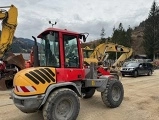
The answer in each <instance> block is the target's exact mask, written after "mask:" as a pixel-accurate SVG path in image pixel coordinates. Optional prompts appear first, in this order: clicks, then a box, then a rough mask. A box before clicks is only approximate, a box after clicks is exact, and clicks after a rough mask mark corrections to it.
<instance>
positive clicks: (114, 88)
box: [101, 80, 124, 108]
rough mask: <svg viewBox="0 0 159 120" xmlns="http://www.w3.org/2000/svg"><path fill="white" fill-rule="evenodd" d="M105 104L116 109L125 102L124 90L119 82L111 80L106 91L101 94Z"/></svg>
mask: <svg viewBox="0 0 159 120" xmlns="http://www.w3.org/2000/svg"><path fill="white" fill-rule="evenodd" d="M101 97H102V100H103V103H104V104H105V105H106V106H108V107H110V108H116V107H118V106H119V105H120V104H121V102H122V101H123V97H124V89H123V85H122V83H121V82H120V81H119V80H109V81H108V83H107V86H106V90H105V91H104V92H101Z"/></svg>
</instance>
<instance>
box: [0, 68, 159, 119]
mask: <svg viewBox="0 0 159 120" xmlns="http://www.w3.org/2000/svg"><path fill="white" fill-rule="evenodd" d="M121 81H122V83H123V85H124V91H125V95H124V100H123V102H122V104H121V105H120V106H119V107H118V108H114V109H111V108H107V107H105V105H104V104H103V102H102V100H101V96H100V93H99V92H96V93H95V95H94V96H93V97H92V98H91V99H87V100H84V99H80V101H81V109H80V113H79V116H78V118H77V120H159V114H158V113H159V70H155V72H154V74H153V75H152V76H140V77H137V78H133V77H130V76H127V77H124V78H122V79H121ZM9 93H10V91H0V120H43V118H42V114H41V112H37V113H33V114H25V113H22V112H21V111H20V110H18V109H17V108H16V107H15V106H14V104H13V102H12V100H11V99H9Z"/></svg>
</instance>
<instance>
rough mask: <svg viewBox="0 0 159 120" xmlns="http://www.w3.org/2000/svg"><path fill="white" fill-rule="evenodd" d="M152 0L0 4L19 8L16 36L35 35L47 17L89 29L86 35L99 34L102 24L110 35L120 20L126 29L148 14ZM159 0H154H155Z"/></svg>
mask: <svg viewBox="0 0 159 120" xmlns="http://www.w3.org/2000/svg"><path fill="white" fill-rule="evenodd" d="M153 1H154V0H140V1H139V0H133V1H130V0H129V1H128V0H118V1H117V0H111V1H106V0H100V1H99V0H80V1H78V0H65V1H60V0H41V1H40V0H26V1H24V0H23V1H22V0H14V1H13V0H3V1H1V6H6V5H10V4H14V5H15V6H16V7H17V8H18V11H19V15H18V27H17V29H16V32H15V36H17V37H25V38H31V36H32V35H35V36H37V35H38V34H39V33H40V32H42V31H43V30H44V29H46V28H47V27H51V25H49V24H48V21H49V20H51V21H52V22H55V21H57V25H56V27H60V28H62V29H64V28H67V29H69V30H73V31H77V32H88V33H90V35H89V37H88V39H89V40H94V39H98V38H100V33H101V29H102V27H104V29H105V33H106V36H107V37H108V36H111V35H112V29H113V27H114V26H115V27H118V25H119V23H120V22H121V23H122V24H123V27H124V28H125V29H127V27H128V26H129V25H130V26H131V27H134V26H137V25H139V23H140V22H142V21H143V20H145V19H146V18H147V16H148V13H149V10H150V8H151V5H152V2H153ZM158 1H159V0H156V2H158Z"/></svg>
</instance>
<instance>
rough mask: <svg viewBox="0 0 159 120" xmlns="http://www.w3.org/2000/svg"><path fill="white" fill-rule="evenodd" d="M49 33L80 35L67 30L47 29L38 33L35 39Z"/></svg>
mask: <svg viewBox="0 0 159 120" xmlns="http://www.w3.org/2000/svg"><path fill="white" fill-rule="evenodd" d="M50 31H56V32H62V33H69V34H74V35H79V34H80V33H78V32H73V31H69V30H67V29H59V28H47V29H46V30H44V31H43V32H42V33H40V34H39V35H38V36H37V38H41V37H42V36H43V35H45V34H47V33H49V32H50Z"/></svg>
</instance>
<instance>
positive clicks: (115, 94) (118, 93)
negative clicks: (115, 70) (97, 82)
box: [112, 86, 121, 101]
mask: <svg viewBox="0 0 159 120" xmlns="http://www.w3.org/2000/svg"><path fill="white" fill-rule="evenodd" d="M120 96H121V91H120V88H119V87H118V86H114V87H113V89H112V99H113V100H114V101H118V100H119V99H120Z"/></svg>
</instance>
